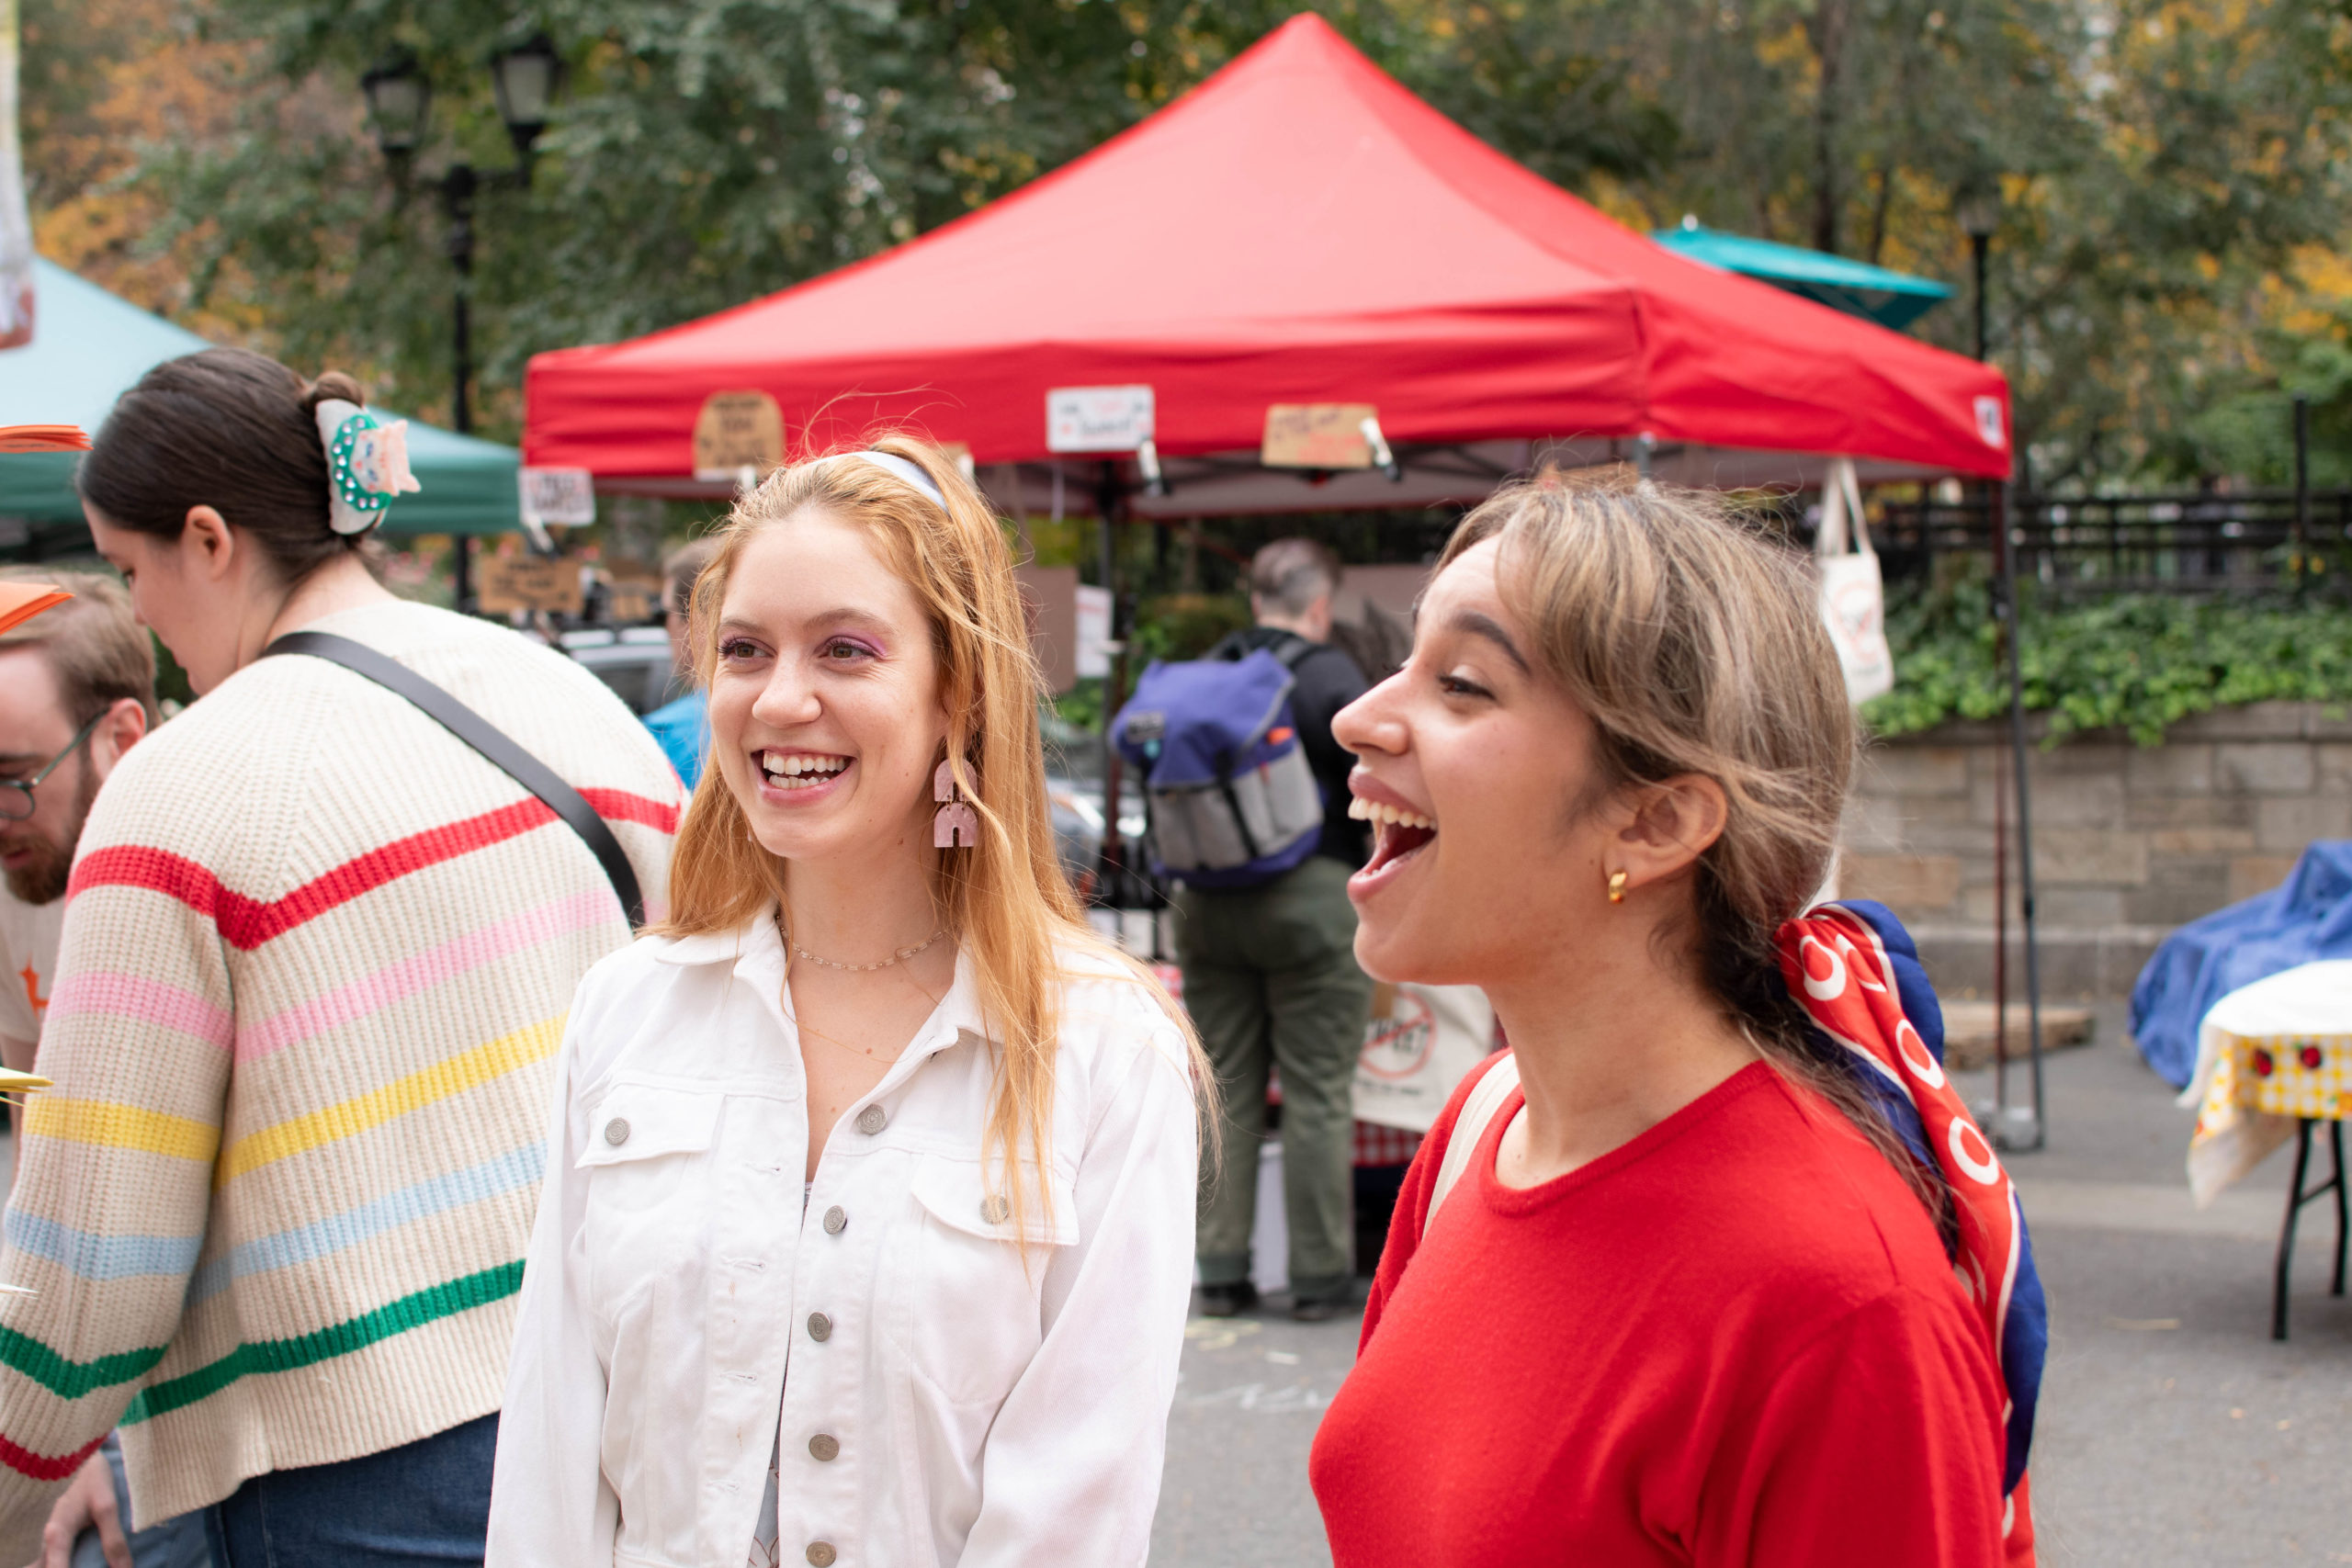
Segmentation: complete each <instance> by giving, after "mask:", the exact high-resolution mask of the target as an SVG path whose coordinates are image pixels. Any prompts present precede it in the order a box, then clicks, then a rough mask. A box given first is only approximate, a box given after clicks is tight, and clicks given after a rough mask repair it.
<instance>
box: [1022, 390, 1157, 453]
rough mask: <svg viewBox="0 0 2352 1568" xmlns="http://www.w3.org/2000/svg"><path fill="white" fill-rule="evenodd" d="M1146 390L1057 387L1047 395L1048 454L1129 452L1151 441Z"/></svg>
mask: <svg viewBox="0 0 2352 1568" xmlns="http://www.w3.org/2000/svg"><path fill="white" fill-rule="evenodd" d="M1153 412H1154V409H1153V402H1152V394H1151V389H1150V388H1149V387H1056V388H1055V389H1053V390H1051V391H1049V392H1047V393H1046V450H1047V451H1049V452H1132V451H1134V450H1135V449H1136V447H1138V446H1142V445H1143V444H1144V443H1145V442H1147V441H1149V440H1150V439H1151V438H1152V434H1153V431H1152V419H1153Z"/></svg>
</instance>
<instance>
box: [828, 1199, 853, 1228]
mask: <svg viewBox="0 0 2352 1568" xmlns="http://www.w3.org/2000/svg"><path fill="white" fill-rule="evenodd" d="M848 1228H849V1215H848V1214H847V1213H844V1212H843V1211H842V1206H841V1205H840V1204H839V1203H836V1204H834V1205H833V1206H832V1207H831V1208H830V1209H828V1210H826V1211H825V1234H826V1235H841V1234H842V1232H843V1231H845V1230H847V1229H848Z"/></svg>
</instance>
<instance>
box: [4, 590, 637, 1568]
mask: <svg viewBox="0 0 2352 1568" xmlns="http://www.w3.org/2000/svg"><path fill="white" fill-rule="evenodd" d="M311 629H314V630H319V631H331V632H337V633H340V634H342V635H344V636H345V637H353V638H355V639H356V640H358V641H360V642H364V643H367V644H368V645H369V646H371V647H373V648H375V649H379V651H381V652H384V653H387V654H389V655H390V656H391V657H393V658H395V659H397V660H401V662H402V663H404V664H407V665H409V666H410V667H411V668H413V669H414V670H416V671H418V672H419V673H421V674H423V675H424V676H425V677H426V678H427V679H428V680H431V681H434V682H437V683H438V684H439V685H441V686H442V687H443V688H445V689H446V690H447V691H449V692H451V693H453V694H456V695H457V697H458V699H459V700H460V701H462V702H464V703H466V704H467V705H469V706H471V707H472V708H473V709H474V710H475V711H476V712H478V713H481V715H483V716H485V717H487V718H488V719H489V720H490V721H491V722H492V724H495V725H497V726H498V727H499V728H502V729H503V730H505V731H506V733H507V734H509V735H510V736H512V737H514V738H515V740H517V741H519V742H520V743H521V744H522V745H523V746H524V747H525V748H526V749H527V750H530V751H531V752H533V753H534V754H535V755H537V757H539V758H540V759H541V760H542V761H546V762H547V763H548V765H549V766H550V767H552V768H553V769H554V770H555V771H556V772H557V773H560V774H561V775H562V776H563V777H564V778H565V779H567V780H568V781H569V782H571V784H572V785H573V786H574V787H575V788H578V789H579V790H580V791H581V792H582V794H584V795H586V796H587V797H588V799H589V800H590V802H592V803H593V804H594V807H596V809H597V811H598V812H599V813H600V814H601V815H602V816H603V817H604V818H605V820H606V821H607V822H609V823H611V824H612V826H613V829H614V831H615V833H616V836H617V837H618V838H619V839H620V840H621V843H622V844H623V846H624V847H625V848H626V849H627V851H628V855H629V858H630V860H631V861H632V863H634V864H635V866H636V870H637V874H638V878H639V882H640V883H641V884H642V886H643V887H644V889H645V893H646V897H647V901H648V904H649V907H653V906H658V905H659V903H660V902H661V901H662V897H663V896H664V892H665V889H666V886H667V873H668V861H669V848H670V836H671V834H672V832H673V830H674V829H675V826H676V820H677V813H678V808H679V806H680V805H681V796H680V790H679V785H678V782H677V779H676V776H675V775H674V774H673V773H672V772H671V770H670V766H669V763H668V762H667V761H664V760H663V758H662V752H661V750H660V748H659V747H658V746H657V745H656V744H655V743H654V740H653V739H652V737H651V736H650V735H649V734H648V733H647V732H646V731H645V729H644V728H642V727H641V726H640V725H639V723H638V722H637V721H636V719H635V718H633V717H632V716H630V714H629V713H628V709H627V708H626V707H624V706H623V705H621V703H620V702H619V700H618V699H617V698H616V697H615V696H614V695H613V694H612V693H611V692H609V691H607V690H606V689H605V686H604V685H603V684H602V683H601V682H598V681H597V680H596V678H595V677H594V675H592V674H590V673H589V672H588V671H585V670H582V668H581V667H580V666H578V665H576V664H573V663H572V662H571V661H570V660H566V659H564V658H563V657H562V656H561V655H560V654H557V653H555V652H552V651H550V650H548V649H542V648H539V647H537V646H535V645H533V644H531V643H529V642H528V641H526V639H524V638H522V637H517V636H515V634H514V633H512V632H509V631H506V630H503V629H502V628H499V627H496V626H488V625H485V624H483V623H481V622H478V621H471V620H466V619H462V618H460V617H458V616H456V615H449V614H447V613H446V612H443V611H439V610H433V609H428V608H425V607H424V606H421V605H415V604H387V605H377V606H370V607H368V608H365V609H359V610H352V611H346V612H345V613H342V614H339V615H332V616H329V617H327V618H325V619H323V620H321V621H319V622H317V623H315V624H314V626H313V627H312V628H311ZM63 940H64V945H63V950H62V953H61V955H60V959H59V965H58V973H57V977H56V982H55V987H54V991H53V993H52V997H51V1004H50V1010H49V1017H48V1022H47V1027H46V1029H45V1031H44V1033H43V1036H42V1040H41V1047H40V1071H41V1072H43V1073H45V1074H47V1075H49V1076H50V1077H53V1078H55V1079H56V1080H57V1083H56V1088H54V1089H51V1090H48V1091H46V1092H44V1093H41V1094H38V1095H35V1096H33V1097H32V1099H31V1101H30V1111H29V1113H28V1117H27V1119H26V1129H25V1134H26V1135H25V1138H24V1145H23V1150H22V1166H21V1168H20V1171H19V1174H18V1176H17V1187H16V1191H15V1196H14V1198H13V1200H12V1201H11V1202H10V1205H9V1208H8V1212H7V1220H6V1249H5V1252H0V1279H6V1280H8V1281H10V1282H12V1283H15V1284H18V1285H24V1286H29V1287H31V1288H32V1289H33V1290H34V1291H35V1292H38V1293H37V1294H34V1295H31V1296H16V1297H0V1553H13V1554H14V1555H9V1556H6V1558H5V1561H6V1562H24V1561H26V1560H27V1559H28V1557H29V1556H31V1555H32V1554H33V1553H32V1551H31V1547H32V1546H34V1545H36V1544H37V1539H38V1529H39V1526H40V1520H41V1519H42V1518H43V1517H45V1515H46V1511H47V1508H48V1506H49V1503H50V1500H51V1496H52V1495H54V1493H55V1491H56V1489H57V1484H58V1483H59V1482H60V1481H61V1480H62V1478H63V1477H65V1476H67V1475H69V1474H71V1473H72V1472H73V1471H74V1468H75V1467H76V1466H77V1465H78V1464H79V1463H80V1462H81V1461H82V1459H83V1458H84V1456H85V1455H87V1454H88V1453H89V1452H90V1451H91V1450H92V1449H93V1448H95V1447H96V1444H97V1443H98V1441H99V1440H100V1439H101V1438H103V1436H104V1435H105V1433H106V1431H107V1428H108V1427H110V1426H113V1425H114V1424H115V1423H116V1422H117V1421H118V1420H119V1422H120V1423H121V1424H122V1431H123V1448H124V1454H125V1458H126V1460H127V1461H128V1465H129V1469H130V1488H131V1497H132V1512H133V1514H134V1515H135V1517H138V1518H139V1519H141V1520H142V1521H144V1520H153V1519H158V1518H164V1517H170V1516H171V1515H174V1514H177V1513H180V1512H183V1511H185V1510H187V1509H189V1508H193V1507H197V1506H201V1505H204V1504H207V1503H210V1502H213V1501H216V1500H218V1499H219V1498H221V1497H223V1496H226V1495H228V1494H229V1493H230V1492H232V1491H233V1490H235V1488H236V1487H237V1485H238V1483H240V1482H242V1481H243V1480H244V1479H245V1478H246V1477H248V1476H252V1475H255V1474H259V1473H261V1472H266V1471H270V1470H278V1469H288V1468H292V1467H296V1466H300V1465H312V1464H322V1463H326V1462H330V1461H336V1460H343V1459H350V1458H354V1457H356V1456H359V1455H362V1454H368V1453H375V1452H379V1451H381V1450H385V1449H389V1448H393V1447H397V1446H398V1445H400V1444H402V1443H407V1442H412V1441H414V1440H415V1439H417V1438H424V1437H429V1436H431V1435H432V1434H434V1433H435V1432H438V1431H442V1430H445V1429H447V1428H448V1427H454V1426H456V1425H458V1424H459V1423H461V1422H464V1421H468V1420H470V1419H472V1418H474V1417H476V1416H482V1415H485V1414H487V1413H489V1412H491V1411H492V1410H495V1409H497V1408H498V1405H499V1401H500V1396H501V1393H502V1392H503V1386H504V1381H505V1375H506V1361H507V1352H508V1346H509V1341H510V1339H511V1337H512V1334H513V1326H514V1307H515V1292H516V1289H517V1288H518V1286H519V1284H520V1281H521V1277H522V1271H523V1261H522V1260H523V1256H524V1252H525V1249H526V1243H527V1242H528V1239H529V1235H530V1229H531V1220H532V1214H533V1211H534V1208H535V1206H536V1202H537V1193H538V1186H539V1176H540V1170H541V1166H542V1162H543V1159H544V1155H543V1150H542V1146H541V1140H542V1138H543V1137H544V1135H545V1133H546V1127H547V1110H548V1093H549V1088H548V1086H549V1076H548V1075H549V1072H550V1058H551V1056H552V1054H553V1053H554V1051H555V1048H556V1043H557V1040H558V1038H559V1036H560V1033H561V1032H562V1026H563V1018H564V1011H565V1009H566V1008H567V1006H568V1005H569V1003H570V1001H571V992H572V987H573V985H574V983H575V982H577V981H578V979H579V978H580V976H581V974H582V972H583V971H584V970H585V969H586V968H587V967H588V966H589V964H592V963H594V961H595V960H596V959H597V958H598V957H600V956H602V955H603V954H604V953H608V952H610V951H612V950H613V949H614V948H616V947H618V946H620V945H622V944H623V943H624V942H626V941H627V940H628V925H627V923H626V921H625V920H624V919H623V918H622V914H621V909H620V905H619V903H618V901H617V900H616V898H615V897H614V895H613V893H612V891H611V886H610V884H609V883H607V882H606V880H605V876H604V874H603V871H602V869H601V867H600V866H599V865H598V863H597V862H596V859H595V857H594V855H593V854H592V853H591V852H589V850H588V848H587V847H586V845H585V844H583V843H582V841H581V840H580V839H579V837H578V836H577V835H576V834H574V833H573V832H572V830H571V829H570V828H568V827H566V826H564V825H563V824H562V823H560V822H559V821H558V820H556V818H555V817H554V815H553V814H552V813H551V812H550V811H549V810H548V808H547V807H545V806H544V805H542V804H541V803H540V802H539V801H538V800H537V798H536V797H534V796H532V795H528V794H527V793H526V792H525V791H524V790H523V789H522V787H521V786H520V785H518V784H515V782H514V781H513V780H512V779H510V778H509V777H508V776H507V775H506V774H504V773H501V772H500V771H499V770H497V769H496V768H494V767H492V765H491V764H490V763H489V762H487V761H484V760H482V759H481V757H480V756H479V755H477V754H476V753H475V752H474V751H472V750H470V749H469V748H468V747H466V746H465V745H464V744H463V743H462V742H460V741H458V739H456V738H454V737H453V736H451V735H450V734H449V733H448V732H447V731H446V730H444V729H442V728H440V727H439V726H438V725H436V724H435V723H434V722H433V721H432V720H431V719H429V718H426V717H425V716H424V715H423V714H422V713H420V712H419V711H418V710H417V709H415V708H414V707H413V706H411V705H409V704H408V703H407V702H406V701H404V700H403V699H401V698H400V697H398V696H395V695H393V694H391V693H390V692H387V691H385V690H384V689H382V688H381V687H379V686H377V685H375V684H374V683H372V682H368V681H366V680H364V679H362V678H361V677H360V676H358V675H356V674H354V673H352V672H350V671H346V670H344V669H342V668H340V667H339V666H335V665H331V664H328V663H326V662H324V661H323V660H316V659H310V658H302V657H286V658H277V659H266V660H259V661H257V662H256V663H254V664H253V665H250V666H248V667H247V668H245V669H243V670H242V671H238V672H237V673H236V674H235V675H233V676H232V677H231V678H230V679H229V680H227V681H225V682H222V683H221V684H220V688H219V689H218V690H216V691H214V692H213V693H212V694H209V695H208V696H206V697H205V698H204V700H203V701H201V702H199V703H197V704H196V705H193V706H192V707H190V708H189V709H188V711H187V713H186V714H184V715H183V716H180V717H178V718H176V719H174V720H173V721H172V722H171V723H170V724H168V725H165V726H164V728H162V729H161V730H159V731H158V732H157V733H156V734H155V735H154V736H153V738H151V739H148V740H146V741H144V742H142V743H141V745H140V746H139V747H138V748H137V749H136V750H133V751H131V752H130V754H129V755H128V756H127V757H126V758H125V759H124V761H123V762H122V765H121V766H120V768H119V770H118V771H117V772H116V773H115V774H114V775H113V777H112V778H111V779H109V780H108V782H107V786H106V788H105V790H104V791H103V792H102V793H101V794H100V795H99V798H98V801H97V805H96V808H95V809H94V810H93V811H92V812H91V814H90V819H89V825H88V827H87V828H86V829H85V832H84V835H83V838H82V842H81V847H80V851H79V853H78V856H77V858H76V861H75V864H74V875H73V880H72V883H71V885H70V886H69V889H68V892H67V905H66V913H65V929H64V939H63Z"/></svg>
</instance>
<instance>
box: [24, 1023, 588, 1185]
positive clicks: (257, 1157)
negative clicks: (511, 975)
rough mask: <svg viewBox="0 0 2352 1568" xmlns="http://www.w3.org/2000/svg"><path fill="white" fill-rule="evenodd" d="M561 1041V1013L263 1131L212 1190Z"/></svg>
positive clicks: (486, 1078)
mask: <svg viewBox="0 0 2352 1568" xmlns="http://www.w3.org/2000/svg"><path fill="white" fill-rule="evenodd" d="M562 1038H563V1014H561V1013H558V1014H557V1015H556V1016H555V1017H553V1018H550V1019H543V1020H541V1021H539V1022H537V1023H533V1024H527V1025H526V1026H525V1027H523V1028H521V1029H518V1030H516V1031H515V1032H514V1033H512V1034H507V1035H502V1036H501V1037H500V1038H498V1039H496V1040H492V1041H491V1042H490V1043H488V1044H486V1045H477V1046H475V1047H474V1048H473V1049H472V1050H470V1051H467V1052H465V1053H463V1054H461V1055H456V1056H452V1057H450V1058H449V1059H448V1060H447V1061H444V1062H435V1063H434V1064H433V1066H429V1067H425V1068H422V1069H420V1070H419V1071H416V1072H413V1073H411V1074H409V1076H408V1077H404V1078H397V1079H395V1080H393V1081H392V1082H390V1083H388V1084H386V1085H385V1086H384V1087H383V1088H381V1089H371V1090H369V1091H368V1093H366V1094H363V1095H360V1096H359V1097H357V1098H356V1099H354V1100H344V1101H343V1102H342V1103H340V1104H337V1105H330V1106H327V1107H325V1108H324V1109H322V1110H319V1111H310V1112H307V1113H306V1114H304V1115H300V1116H297V1117H294V1118H293V1119H291V1120H290V1121H286V1122H279V1123H277V1125H276V1126H274V1127H265V1128H263V1129H262V1130H261V1131H260V1132H258V1133H254V1134H250V1135H248V1136H246V1137H243V1138H240V1139H238V1140H237V1141H236V1142H235V1143H233V1144H231V1145H229V1147H228V1150H227V1152H225V1153H224V1154H223V1155H222V1156H220V1168H219V1169H218V1170H217V1171H215V1172H214V1173H213V1178H212V1184H213V1186H215V1187H226V1186H227V1185H228V1184H229V1183H230V1182H231V1181H233V1180H234V1179H237V1178H238V1177H240V1176H243V1175H244V1174H245V1173H246V1172H247V1171H250V1170H255V1169H258V1168H261V1167H262V1166H265V1165H268V1164H271V1163H272V1162H274V1161H277V1160H281V1159H285V1158H287V1157H288V1156H293V1155H299V1154H300V1153H302V1152H303V1151H304V1150H305V1149H315V1148H317V1147H319V1146H320V1145H323V1144H332V1143H334V1142H335V1141H337V1140H338V1139H342V1138H350V1137H356V1136H357V1135H358V1134H361V1133H364V1132H366V1131H368V1128H370V1127H377V1126H380V1125H382V1124H383V1123H384V1122H389V1121H390V1120H391V1119H392V1118H393V1117H395V1116H405V1115H407V1114H408V1113H409V1112H410V1111H417V1110H421V1109H423V1108H424V1107H425V1106H427V1105H431V1104H433V1103H434V1102H435V1100H447V1099H449V1098H450V1097H451V1096H453V1095H459V1094H463V1093H464V1092H465V1091H466V1090H468V1089H474V1088H477V1087H479V1086H481V1085H482V1084H486V1083H488V1082H490V1080H491V1079H492V1078H496V1077H504V1076H505V1075H506V1074H508V1073H511V1072H514V1071H515V1070H516V1069H517V1068H521V1067H527V1066H530V1065H531V1064H532V1063H534V1062H540V1061H545V1060H546V1059H547V1058H548V1057H549V1056H551V1055H554V1054H555V1048H556V1045H557V1043H558V1042H560V1040H561V1039H562ZM35 1103H38V1101H36V1102H35Z"/></svg>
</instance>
